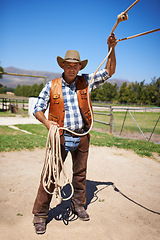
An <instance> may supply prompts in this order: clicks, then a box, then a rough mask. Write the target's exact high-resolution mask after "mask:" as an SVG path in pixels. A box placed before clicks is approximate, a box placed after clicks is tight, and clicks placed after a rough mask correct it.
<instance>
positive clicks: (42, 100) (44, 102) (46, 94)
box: [33, 82, 51, 115]
mask: <svg viewBox="0 0 160 240" xmlns="http://www.w3.org/2000/svg"><path fill="white" fill-rule="evenodd" d="M50 90H51V82H48V83H47V84H46V85H45V86H44V88H43V89H42V91H41V92H40V94H39V96H38V100H37V103H36V104H35V107H34V110H33V115H35V114H36V112H39V111H42V112H43V113H45V111H46V110H47V108H48V105H49V102H50Z"/></svg>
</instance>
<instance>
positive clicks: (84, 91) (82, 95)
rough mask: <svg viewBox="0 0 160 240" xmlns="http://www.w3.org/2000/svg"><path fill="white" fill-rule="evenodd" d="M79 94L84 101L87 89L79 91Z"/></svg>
mask: <svg viewBox="0 0 160 240" xmlns="http://www.w3.org/2000/svg"><path fill="white" fill-rule="evenodd" d="M80 93H81V98H82V99H86V98H87V89H83V90H81V91H80Z"/></svg>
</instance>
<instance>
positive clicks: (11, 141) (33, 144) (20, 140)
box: [0, 124, 160, 156]
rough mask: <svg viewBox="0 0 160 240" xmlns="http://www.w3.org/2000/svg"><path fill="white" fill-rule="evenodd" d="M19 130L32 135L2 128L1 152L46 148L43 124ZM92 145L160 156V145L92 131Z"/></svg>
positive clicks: (31, 125)
mask: <svg viewBox="0 0 160 240" xmlns="http://www.w3.org/2000/svg"><path fill="white" fill-rule="evenodd" d="M16 126H17V127H19V129H23V130H27V131H28V132H30V133H32V134H26V133H23V132H21V131H17V130H14V129H11V128H9V127H8V126H0V151H1V152H2V151H20V150H22V149H28V150H33V149H35V148H45V146H46V140H47V134H48V131H47V129H46V127H45V126H44V125H42V124H38V125H37V124H24V125H16ZM90 134H91V145H95V146H107V147H112V146H116V147H117V148H124V149H132V150H134V151H135V152H136V153H137V154H140V155H145V156H152V153H153V152H156V153H157V154H159V155H160V146H159V144H154V143H151V142H147V141H140V140H130V139H123V138H118V137H114V136H112V135H109V134H107V133H99V132H96V131H91V132H90Z"/></svg>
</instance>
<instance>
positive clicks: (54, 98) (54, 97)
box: [53, 94, 60, 104]
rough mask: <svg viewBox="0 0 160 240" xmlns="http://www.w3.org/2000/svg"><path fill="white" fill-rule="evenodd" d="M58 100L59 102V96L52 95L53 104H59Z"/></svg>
mask: <svg viewBox="0 0 160 240" xmlns="http://www.w3.org/2000/svg"><path fill="white" fill-rule="evenodd" d="M59 100H60V94H54V95H53V103H54V104H59Z"/></svg>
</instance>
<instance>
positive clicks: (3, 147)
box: [0, 124, 47, 152]
mask: <svg viewBox="0 0 160 240" xmlns="http://www.w3.org/2000/svg"><path fill="white" fill-rule="evenodd" d="M16 126H17V127H19V128H20V129H23V130H27V131H29V132H31V133H33V134H32V135H30V134H26V133H23V132H21V131H17V130H14V129H11V128H9V127H7V126H0V151H5V152H8V151H20V150H22V149H28V150H33V149H35V148H44V147H45V146H46V139H47V129H45V127H44V126H43V125H36V124H35V125H34V124H33V125H32V124H28V126H27V125H16Z"/></svg>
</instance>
